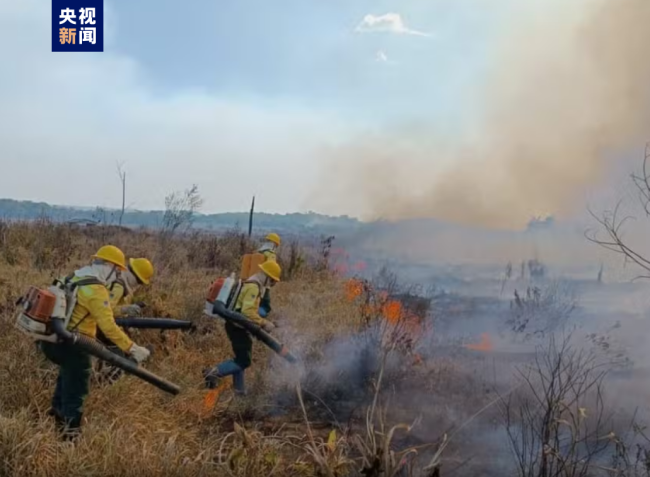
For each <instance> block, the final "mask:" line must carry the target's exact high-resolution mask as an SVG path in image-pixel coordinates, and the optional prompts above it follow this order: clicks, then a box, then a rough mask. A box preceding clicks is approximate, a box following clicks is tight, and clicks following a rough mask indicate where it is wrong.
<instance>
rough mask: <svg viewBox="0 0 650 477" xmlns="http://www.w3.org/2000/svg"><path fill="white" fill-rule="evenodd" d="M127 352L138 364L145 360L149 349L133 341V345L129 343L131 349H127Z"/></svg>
mask: <svg viewBox="0 0 650 477" xmlns="http://www.w3.org/2000/svg"><path fill="white" fill-rule="evenodd" d="M129 354H130V355H131V357H132V358H133V359H135V360H136V362H137V363H138V364H140V363H143V362H144V361H146V360H147V358H148V357H149V355H150V354H151V351H149V350H148V349H147V348H143V347H142V346H138V345H137V344H135V343H133V345H131V349H130V350H129Z"/></svg>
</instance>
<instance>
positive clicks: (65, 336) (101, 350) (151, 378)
mask: <svg viewBox="0 0 650 477" xmlns="http://www.w3.org/2000/svg"><path fill="white" fill-rule="evenodd" d="M52 329H53V331H54V332H55V333H56V334H57V336H59V338H61V339H62V340H63V341H65V342H66V343H68V344H70V345H72V346H75V347H77V348H80V349H82V350H84V351H85V352H86V353H88V354H90V355H93V356H96V357H97V358H99V359H102V360H104V361H106V362H108V363H110V364H112V365H113V366H116V367H118V368H120V369H122V370H124V371H126V372H127V373H129V374H132V375H134V376H137V377H138V378H140V379H142V380H143V381H146V382H148V383H149V384H153V385H154V386H156V387H157V388H158V389H161V390H163V391H165V392H168V393H170V394H178V393H179V392H180V391H181V389H180V387H178V386H177V385H176V384H174V383H172V382H169V381H167V380H166V379H164V378H161V377H160V376H157V375H155V374H153V373H152V372H150V371H147V370H146V369H144V368H142V367H140V366H138V364H137V363H135V362H133V361H131V360H130V359H127V358H123V357H122V356H119V355H117V354H115V353H112V352H111V351H109V350H108V349H106V347H105V346H104V345H102V344H101V343H100V342H99V341H97V340H94V339H92V338H89V337H87V336H84V335H82V334H80V333H71V332H69V331H68V330H67V329H66V328H65V325H64V323H63V320H59V319H56V318H55V319H52Z"/></svg>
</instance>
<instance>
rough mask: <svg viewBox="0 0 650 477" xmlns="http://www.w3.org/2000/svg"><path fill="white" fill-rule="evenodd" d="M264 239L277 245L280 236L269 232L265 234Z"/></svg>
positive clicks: (278, 244)
mask: <svg viewBox="0 0 650 477" xmlns="http://www.w3.org/2000/svg"><path fill="white" fill-rule="evenodd" d="M266 240H268V241H269V242H273V243H274V244H276V245H277V246H278V247H279V246H280V236H279V235H278V234H276V233H270V234H268V235H267V236H266Z"/></svg>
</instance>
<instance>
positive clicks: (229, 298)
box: [204, 253, 266, 319]
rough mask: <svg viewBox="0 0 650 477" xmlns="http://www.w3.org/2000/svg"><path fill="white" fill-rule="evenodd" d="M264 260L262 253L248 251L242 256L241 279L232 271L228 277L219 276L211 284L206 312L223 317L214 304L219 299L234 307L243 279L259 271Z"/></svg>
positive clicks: (229, 307) (212, 315) (206, 300)
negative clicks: (215, 309)
mask: <svg viewBox="0 0 650 477" xmlns="http://www.w3.org/2000/svg"><path fill="white" fill-rule="evenodd" d="M264 260H266V259H265V257H264V255H262V254H261V253H247V254H246V255H244V257H243V258H242V264H241V271H240V279H239V280H237V279H236V278H235V274H234V273H231V274H230V276H229V277H228V278H223V277H221V278H217V279H216V280H215V281H214V282H213V283H212V285H211V286H210V289H209V290H208V294H207V296H206V298H205V309H204V313H205V314H206V315H208V316H210V317H213V318H221V317H220V316H219V315H218V314H217V313H215V312H214V305H215V303H216V302H217V301H220V302H221V303H223V304H224V305H226V309H228V310H232V309H234V307H235V303H236V302H237V297H238V296H239V292H240V291H241V288H242V283H243V281H244V280H247V279H248V278H250V277H251V276H252V275H254V274H255V273H257V271H259V267H258V266H259V265H261V264H262V263H264ZM221 319H223V318H221Z"/></svg>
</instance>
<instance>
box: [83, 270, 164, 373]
mask: <svg viewBox="0 0 650 477" xmlns="http://www.w3.org/2000/svg"><path fill="white" fill-rule="evenodd" d="M153 275H154V268H153V265H152V263H151V262H150V261H149V260H148V259H146V258H130V259H129V260H128V262H127V268H126V270H124V271H121V272H120V273H119V275H118V278H117V280H116V281H114V282H113V283H112V284H111V285H110V286H109V289H108V290H109V293H110V303H111V308H112V309H113V315H114V316H115V318H122V317H128V316H139V315H140V314H142V309H143V308H144V303H131V302H132V300H133V294H134V293H135V291H136V290H137V289H138V288H139V287H140V286H141V285H149V284H150V283H151V279H152V278H153ZM97 339H99V341H101V342H102V343H103V344H104V345H106V347H107V348H109V349H110V350H111V351H112V352H114V353H116V354H118V355H121V356H123V355H124V353H122V352H121V351H120V349H119V348H118V347H117V346H115V345H113V344H112V343H110V341H109V340H108V339H106V337H105V336H104V334H103V333H102V332H101V331H99V333H98V335H97ZM96 372H97V379H98V380H99V381H100V382H108V383H114V382H115V381H117V380H118V379H119V378H120V376H122V375H123V374H124V372H123V371H122V370H121V369H120V368H118V367H116V366H112V365H111V364H109V363H106V362H104V361H99V362H98V363H97V368H96Z"/></svg>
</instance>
